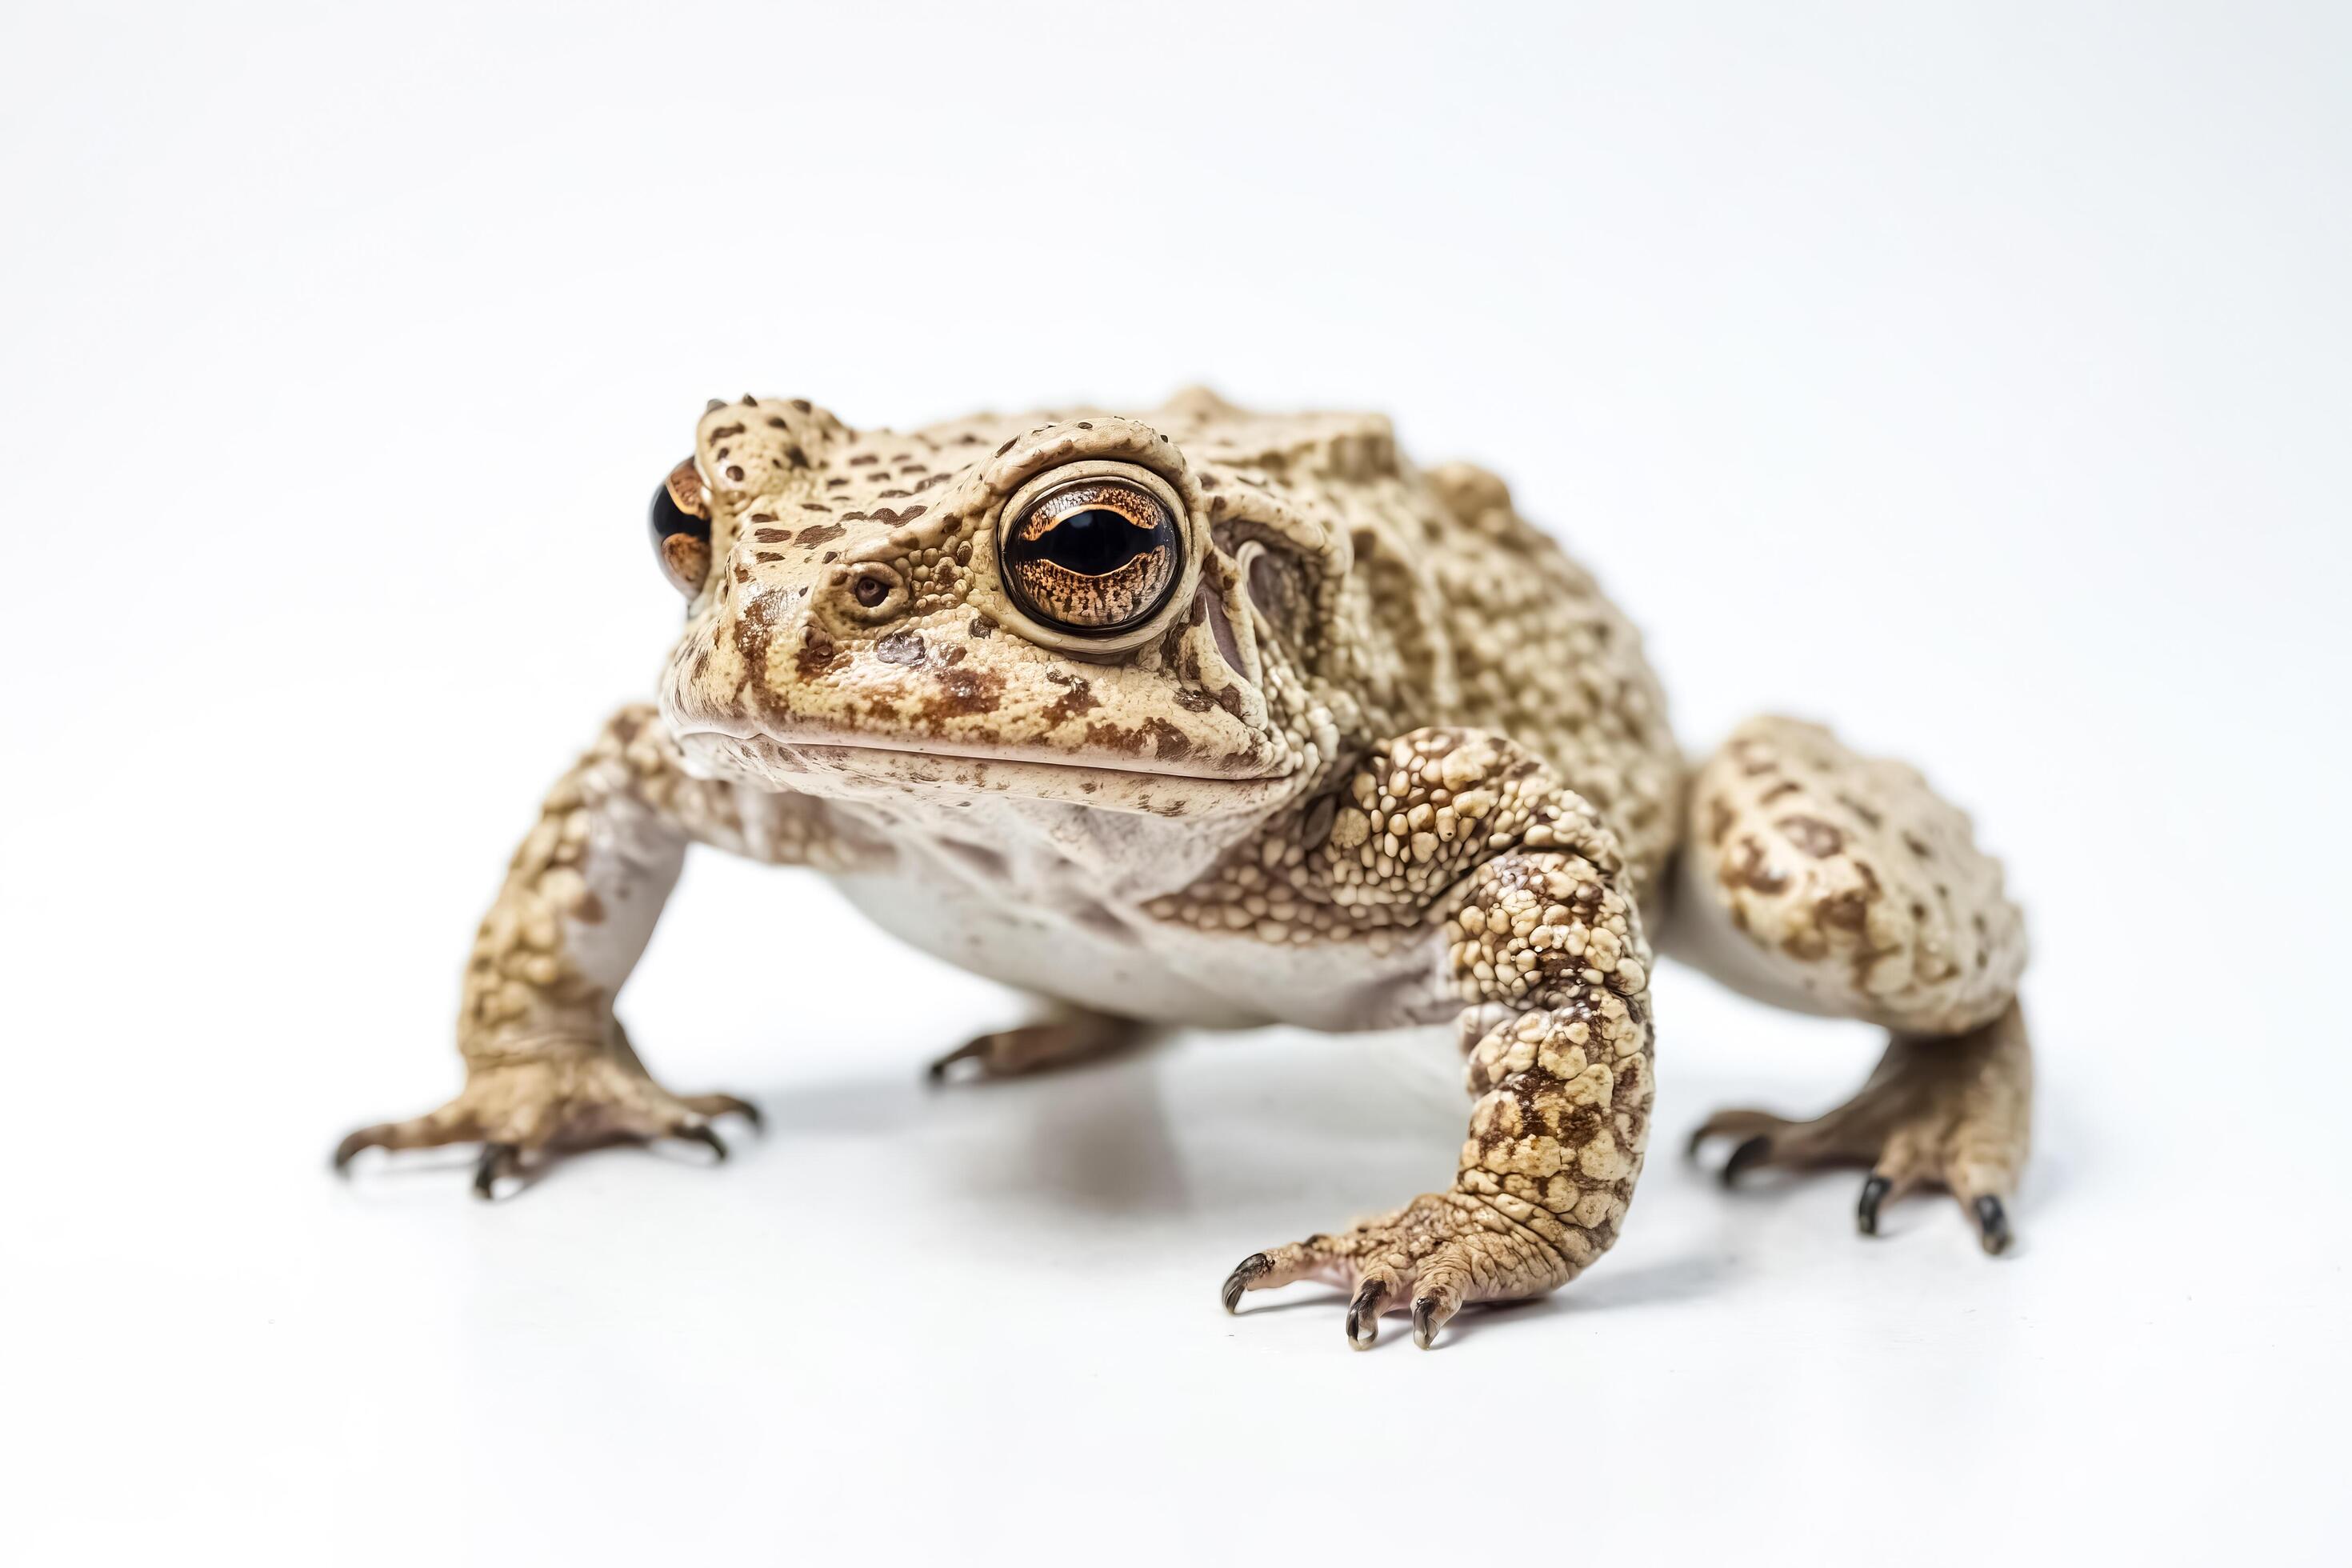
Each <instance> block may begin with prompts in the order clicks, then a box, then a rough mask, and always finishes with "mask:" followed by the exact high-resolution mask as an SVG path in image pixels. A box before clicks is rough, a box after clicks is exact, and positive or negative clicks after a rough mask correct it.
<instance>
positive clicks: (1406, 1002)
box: [834, 873, 1452, 1030]
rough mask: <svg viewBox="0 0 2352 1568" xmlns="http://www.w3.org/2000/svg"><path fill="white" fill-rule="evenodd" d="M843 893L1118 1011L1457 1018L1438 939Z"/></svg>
mask: <svg viewBox="0 0 2352 1568" xmlns="http://www.w3.org/2000/svg"><path fill="white" fill-rule="evenodd" d="M834 881H835V885H836V886H838V887H839V888H840V889H841V890H842V892H843V893H844V895H845V896H846V897H847V898H848V900H849V901H850V902H851V903H853V904H856V906H857V907H858V909H860V910H863V911H864V912H865V914H866V917H867V918H868V919H870V920H872V921H874V922H875V923H876V924H877V925H878V926H880V927H882V928H883V929H884V930H885V931H889V932H890V933H891V934H892V935H894V936H896V937H898V938H899V939H900V940H901V941H904V942H909V943H911V944H912V945H914V946H916V947H919V948H921V949H922V950H923V951H924V952H929V953H930V954H932V955H933V956H935V957H938V958H942V959H945V960H946V961H947V962H948V963H952V964H954V965H956V966H957V967H958V968H960V969H968V970H970V971H971V972H972V973H975V974H981V975H985V976H986V977H987V978H989V979H991V980H994V981H997V982H998V983H1000V984H1005V985H1012V986H1016V987H1018V988H1020V989H1022V990H1025V991H1034V992H1036V993H1038V994H1042V995H1046V996H1053V997H1057V998H1059V999H1061V1000H1063V1001H1066V1002H1074V1003H1077V1004H1079V1005H1083V1006H1087V1007H1093V1008H1096V1009H1098V1010H1099V1011H1102V1012H1106V1013H1115V1014H1118V1015H1120V1016H1124V1017H1130V1018H1146V1019H1150V1020H1153V1021H1156V1022H1160V1023H1167V1024H1184V1025H1192V1026H1200V1027H1206V1028H1246V1027H1250V1026H1255V1025H1260V1024H1296V1025H1299V1026H1303V1027H1307V1028H1313V1029H1330V1030H1339V1029H1371V1028H1389V1027H1394V1026H1398V1025H1402V1024H1407V1023H1422V1022H1428V1021H1431V1020H1433V1019H1436V1018H1439V1017H1442V1016H1447V1015H1449V1014H1450V1012H1451V1008H1452V1004H1450V1002H1449V1001H1448V999H1447V998H1446V997H1445V995H1444V993H1443V990H1442V988H1441V986H1440V985H1439V984H1438V980H1439V975H1438V963H1437V959H1438V952H1437V947H1436V942H1435V939H1434V938H1433V937H1430V938H1424V939H1422V940H1419V941H1413V942H1401V943H1399V944H1397V945H1396V946H1395V947H1393V948H1392V949H1391V950H1390V951H1388V952H1378V953H1376V952H1373V951H1372V950H1371V949H1370V946H1369V945H1367V944H1365V943H1362V942H1325V943H1317V944H1312V945H1305V946H1294V945H1283V944H1276V943H1273V942H1262V941H1259V940H1256V939H1255V938H1254V937H1250V936H1246V935H1208V934H1204V933H1202V932H1200V931H1192V930H1191V929H1190V928H1186V927H1180V926H1174V925H1170V924H1167V923H1165V922H1162V921H1153V920H1151V919H1150V917H1148V916H1146V915H1143V914H1142V913H1140V912H1139V911H1135V910H1110V909H1106V908H1104V907H1103V906H1101V905H1099V904H1095V903H1091V902H1088V901H1087V900H1083V899H1078V900H1070V901H1068V902H1060V901H1055V900H1033V899H1010V900H1008V899H1003V898H999V897H997V896H994V895H993V894H992V893H989V892H984V891H982V890H981V889H975V888H972V887H971V886H969V885H968V884H965V883H963V882H961V881H958V880H956V879H953V878H951V877H929V876H920V875H906V874H902V873H886V874H869V875H857V876H836V877H835V878H834Z"/></svg>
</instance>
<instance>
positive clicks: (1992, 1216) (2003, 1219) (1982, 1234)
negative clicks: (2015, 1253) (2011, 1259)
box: [1969, 1193, 2011, 1258]
mask: <svg viewBox="0 0 2352 1568" xmlns="http://www.w3.org/2000/svg"><path fill="white" fill-rule="evenodd" d="M1969 1214H1971V1215H1974V1216H1975V1219H1976V1222H1977V1239H1978V1240H1979V1242H1981V1243H1982V1244H1983V1246H1984V1249H1985V1251H1987V1252H1988V1253H1990V1254H1991V1255H1992V1256H1994V1257H1996V1258H1998V1257H1999V1256H2000V1255H2001V1254H2002V1253H2004V1252H2006V1251H2008V1250H2009V1244H2010V1241H2011V1235H2010V1229H2009V1210H2008V1209H2007V1208H2006V1207H2004V1206H2003V1205H2002V1204H2001V1201H2000V1199H1999V1198H1997V1197H1995V1196H1993V1195H1992V1194H1990V1193H1987V1194H1984V1195H1983V1196H1981V1197H1979V1198H1978V1199H1977V1200H1976V1201H1975V1202H1974V1203H1972V1204H1970V1205H1969Z"/></svg>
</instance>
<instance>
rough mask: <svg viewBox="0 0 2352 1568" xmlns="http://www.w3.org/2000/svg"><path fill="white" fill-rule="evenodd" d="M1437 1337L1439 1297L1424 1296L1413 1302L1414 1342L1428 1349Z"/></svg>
mask: <svg viewBox="0 0 2352 1568" xmlns="http://www.w3.org/2000/svg"><path fill="white" fill-rule="evenodd" d="M1436 1338H1437V1298H1436V1297H1434V1296H1423V1297H1422V1298H1421V1299H1420V1300H1417V1301H1415V1302H1414V1303H1413V1304H1412V1342H1413V1343H1415V1344H1417V1345H1419V1346H1420V1347H1421V1348H1422V1349H1423V1350H1427V1349H1428V1348H1429V1347H1430V1343H1431V1342H1432V1341H1433V1340H1435V1339H1436Z"/></svg>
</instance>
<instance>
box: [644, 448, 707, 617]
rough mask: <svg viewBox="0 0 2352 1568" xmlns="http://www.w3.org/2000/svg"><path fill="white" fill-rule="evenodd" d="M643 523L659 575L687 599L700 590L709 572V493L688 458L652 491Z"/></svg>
mask: <svg viewBox="0 0 2352 1568" xmlns="http://www.w3.org/2000/svg"><path fill="white" fill-rule="evenodd" d="M646 524H647V526H649V527H650V528H651V529H652V530H653V536H654V553H655V554H656V556H658V557H660V559H661V566H662V575H664V576H666V577H667V578H668V579H669V580H670V584H671V586H673V587H675V588H676V589H677V591H678V592H679V593H681V594H684V595H686V596H687V597H688V598H689V599H691V598H692V597H694V595H697V594H699V593H700V592H702V580H703V578H705V577H707V576H709V574H710V492H709V490H708V489H705V488H704V487H703V483H702V476H701V475H700V474H698V473H697V472H696V471H695V468H694V459H693V458H688V459H687V460H686V461H684V462H683V463H680V464H679V465H678V466H677V468H672V469H671V470H670V471H669V478H667V479H664V480H663V481H662V484H661V489H657V490H656V491H655V492H654V504H653V507H652V509H651V510H650V511H648V512H647V514H646Z"/></svg>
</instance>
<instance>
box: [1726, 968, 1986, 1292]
mask: <svg viewBox="0 0 2352 1568" xmlns="http://www.w3.org/2000/svg"><path fill="white" fill-rule="evenodd" d="M2032 1095H2033V1060H2032V1048H2031V1047H2030V1046H2029V1045H2028V1043H2027V1040H2026V1033H2025V1020H2024V1016H2023V1014H2022V1013H2021V1011H2020V1009H2019V1008H2018V1006H2017V1005H2016V1004H2014V1003H2011V1005H2010V1007H2009V1010H2008V1011H2007V1012H2005V1013H2003V1014H2002V1015H2001V1016H2000V1017H1999V1018H1996V1019H1995V1020H1993V1022H1991V1023H1990V1024H1988V1025H1986V1026H1983V1027H1982V1028H1979V1029H1977V1030H1974V1031H1972V1032H1970V1033H1969V1034H1966V1035H1960V1036H1957V1037H1952V1038H1948V1039H1929V1038H1922V1037H1910V1036H1902V1037H1896V1038H1895V1041H1894V1042H1893V1043H1892V1044H1890V1045H1889V1046H1888V1047H1887V1048H1886V1055H1885V1057H1884V1058H1881V1060H1880V1061H1879V1064H1878V1067H1877V1069H1876V1070H1875V1071H1874V1072H1873V1073H1872V1074H1871V1075H1870V1080H1869V1081H1868V1082H1867V1083H1865V1084H1864V1085H1863V1088H1862V1091H1861V1092H1860V1093H1859V1094H1856V1095H1855V1096H1854V1097H1853V1099H1852V1100H1847V1101H1846V1102H1845V1103H1844V1104H1843V1105H1841V1106H1839V1107H1838V1108H1837V1109H1836V1110H1832V1111H1830V1112H1829V1113H1828V1114H1827V1115H1825V1116H1820V1117H1816V1118H1815V1119H1813V1120H1812V1121H1791V1120H1790V1119H1789V1118H1787V1117H1784V1116H1777V1115H1774V1114H1773V1113H1771V1112H1770V1111H1765V1110H1719V1111H1717V1112H1716V1113H1715V1114H1714V1115H1713V1116H1710V1117H1708V1118H1707V1119H1706V1121H1704V1122H1702V1123H1701V1124H1700V1125H1699V1127H1698V1129H1697V1131H1695V1132H1693V1133H1692V1134H1691V1139H1690V1149H1691V1152H1692V1153H1694V1154H1696V1153H1697V1152H1698V1150H1699V1146H1700V1145H1701V1144H1703V1143H1704V1142H1706V1140H1708V1139H1710V1138H1737V1139H1738V1140H1740V1142H1739V1143H1738V1146H1737V1147H1735V1148H1734V1149H1733V1150H1732V1152H1731V1155H1730V1158H1729V1159H1727V1160H1726V1161H1725V1162H1724V1164H1723V1180H1724V1183H1725V1184H1726V1185H1730V1184H1735V1183H1737V1182H1738V1179H1739V1178H1740V1176H1742V1175H1743V1174H1745V1173H1748V1172H1749V1171H1755V1170H1764V1169H1769V1168H1772V1167H1780V1168H1782V1169H1788V1170H1818V1169H1822V1168H1826V1167H1831V1166H1839V1165H1862V1166H1867V1167H1869V1169H1870V1175H1869V1176H1868V1178H1867V1179H1865V1180H1864V1183H1863V1184H1862V1194H1861V1196H1860V1199H1859V1201H1858V1202H1857V1204H1856V1205H1855V1210H1854V1221H1855V1225H1856V1226H1857V1228H1858V1229H1859V1230H1860V1231H1861V1233H1862V1234H1863V1235H1864V1236H1876V1235H1877V1234H1878V1228H1879V1215H1880V1210H1881V1209H1882V1208H1883V1207H1884V1206H1885V1204H1886V1203H1887V1201H1888V1200H1889V1199H1892V1198H1898V1197H1900V1196H1902V1195H1903V1194H1905V1193H1906V1192H1908V1191H1910V1190H1911V1189H1913V1188H1915V1187H1928V1186H1933V1187H1942V1188H1944V1189H1945V1190H1947V1191H1948V1192H1949V1193H1951V1194H1952V1195H1953V1196H1954V1197H1956V1198H1958V1200H1959V1203H1960V1206H1961V1208H1962V1209H1963V1210H1964V1211H1965V1212H1966V1214H1967V1215H1968V1217H1969V1223H1970V1224H1971V1225H1972V1226H1974V1227H1975V1229H1976V1233H1977V1239H1978V1241H1979V1244H1981V1245H1982V1246H1983V1247H1984V1249H1985V1251H1987V1252H1989V1253H2000V1252H2003V1251H2006V1250H2007V1249H2008V1247H2009V1245H2010V1242H2011V1239H2012V1236H2013V1233H2012V1232H2011V1228H2010V1222H2009V1209H2008V1205H2007V1199H2008V1198H2009V1196H2010V1195H2011V1194H2012V1193H2014V1192H2015V1190H2016V1185H2017V1174H2018V1172H2019V1171H2020V1170H2021V1169H2022V1168H2023V1167H2024V1164H2025V1155H2026V1144H2027V1138H2028V1131H2029V1122H2030V1120H2031V1114H2030V1113H2031V1108H2032Z"/></svg>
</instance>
